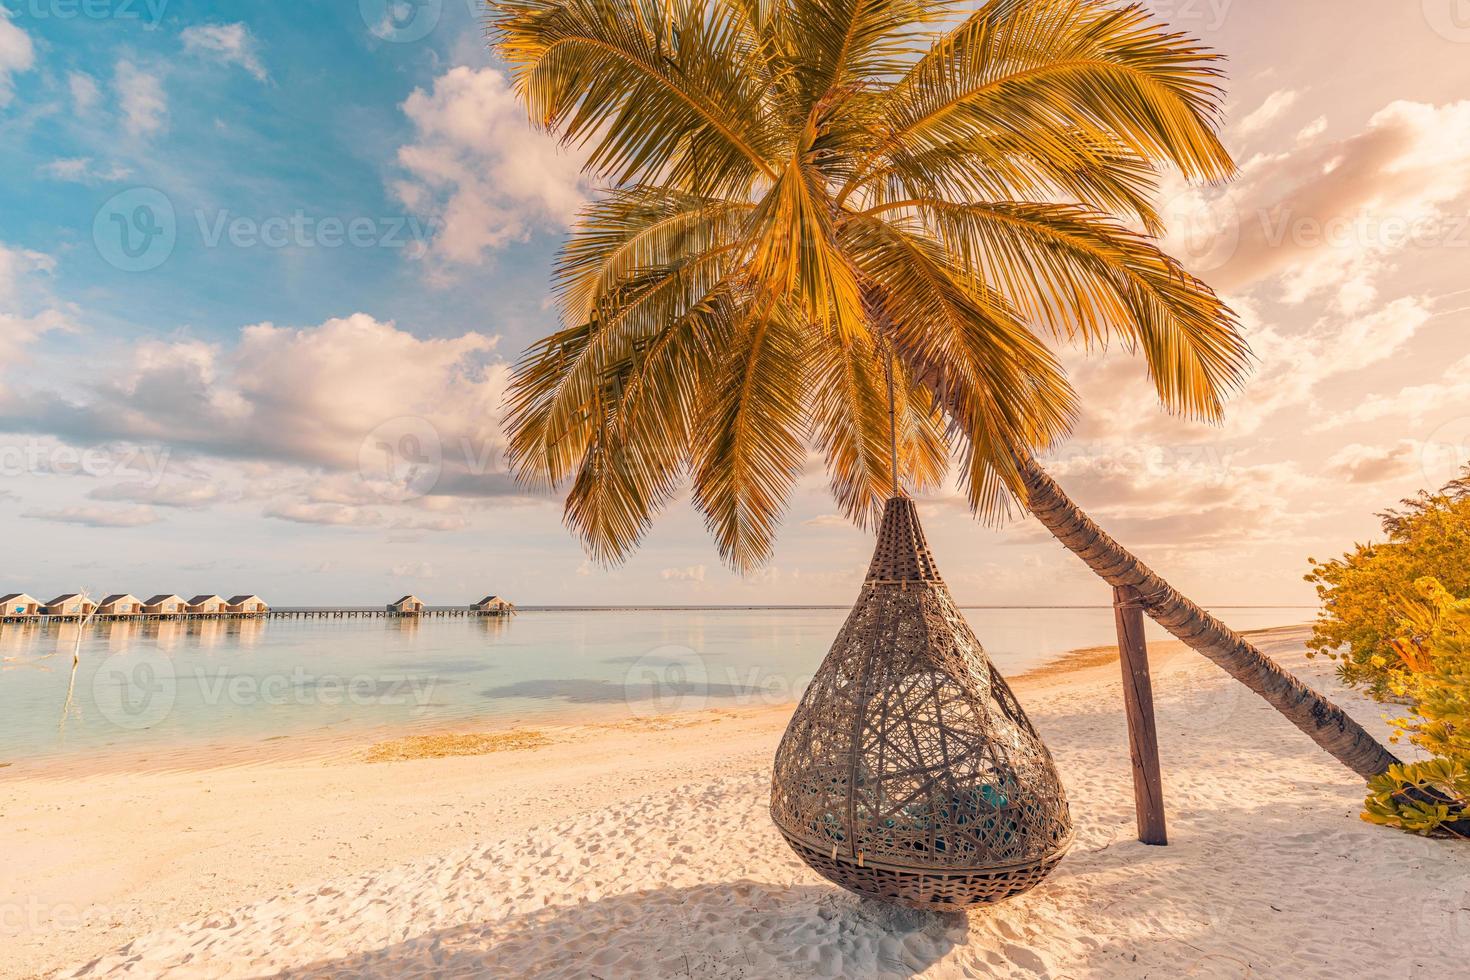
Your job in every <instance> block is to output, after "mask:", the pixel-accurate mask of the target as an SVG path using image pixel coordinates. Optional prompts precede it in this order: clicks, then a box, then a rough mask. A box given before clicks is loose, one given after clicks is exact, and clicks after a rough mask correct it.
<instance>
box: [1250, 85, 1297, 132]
mask: <svg viewBox="0 0 1470 980" xmlns="http://www.w3.org/2000/svg"><path fill="white" fill-rule="evenodd" d="M1296 100H1297V93H1296V92H1294V91H1291V90H1290V89H1283V90H1281V91H1279V92H1272V93H1271V94H1270V95H1269V96H1267V97H1266V101H1265V102H1262V103H1261V105H1260V107H1259V108H1257V109H1256V110H1255V111H1254V112H1252V113H1251V114H1250V115H1248V116H1246V117H1245V118H1244V119H1242V120H1241V121H1240V126H1239V128H1238V132H1239V133H1240V135H1241V136H1250V135H1253V134H1255V133H1259V132H1260V131H1261V130H1263V129H1265V128H1266V127H1267V126H1270V125H1271V124H1272V123H1274V122H1275V121H1276V120H1278V119H1280V118H1281V117H1282V116H1283V115H1285V114H1286V111H1287V110H1288V109H1290V108H1291V107H1292V106H1293V105H1295V104H1296Z"/></svg>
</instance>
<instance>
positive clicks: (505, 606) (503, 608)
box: [470, 595, 516, 616]
mask: <svg viewBox="0 0 1470 980" xmlns="http://www.w3.org/2000/svg"><path fill="white" fill-rule="evenodd" d="M470 608H471V609H473V610H474V611H475V612H477V613H480V614H481V615H485V616H507V615H509V614H510V613H513V612H515V611H516V607H515V606H514V605H513V604H512V603H510V602H508V601H507V600H505V599H502V598H501V597H500V596H498V595H487V596H486V597H485V598H483V599H481V600H480V601H479V602H477V603H475V604H474V605H472V606H471V607H470Z"/></svg>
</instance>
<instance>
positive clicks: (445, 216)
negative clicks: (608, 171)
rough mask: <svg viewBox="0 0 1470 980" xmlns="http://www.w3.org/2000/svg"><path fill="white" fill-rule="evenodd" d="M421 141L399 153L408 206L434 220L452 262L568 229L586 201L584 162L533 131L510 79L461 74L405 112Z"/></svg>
mask: <svg viewBox="0 0 1470 980" xmlns="http://www.w3.org/2000/svg"><path fill="white" fill-rule="evenodd" d="M403 111H404V113H405V114H406V115H407V116H408V118H409V121H410V122H412V123H413V127H414V140H413V142H411V143H409V144H407V145H404V146H402V147H400V148H399V150H398V164H399V165H400V166H401V167H402V168H403V170H404V171H405V172H406V173H407V176H406V177H405V178H404V179H402V180H399V181H397V182H396V183H395V184H394V185H393V190H394V192H395V193H396V195H397V196H398V198H399V200H400V201H402V202H403V204H404V205H405V206H406V207H408V208H410V209H412V210H414V211H415V212H418V213H420V214H428V215H431V216H432V217H433V219H434V220H435V222H436V224H437V226H438V232H437V234H436V235H435V236H434V238H433V241H432V242H431V244H430V247H429V251H430V254H431V256H432V257H433V258H436V259H438V260H440V261H441V262H443V263H451V264H462V265H472V264H475V263H478V262H479V261H480V260H481V259H482V258H483V257H484V254H485V253H486V252H487V251H491V250H494V249H498V248H503V247H505V246H506V245H508V244H510V243H511V242H516V241H521V240H524V239H525V238H526V237H528V236H529V235H530V234H531V233H532V232H533V231H536V230H538V229H547V230H561V229H563V228H565V227H566V226H567V224H569V223H570V221H571V220H572V219H573V217H575V215H576V213H577V210H578V208H579V207H580V206H581V204H582V201H583V191H584V184H583V182H582V180H581V177H580V174H579V161H578V160H577V159H576V158H575V157H573V156H572V155H571V154H569V153H566V152H563V151H562V150H561V149H560V148H559V147H558V145H557V143H556V141H555V140H554V139H553V138H552V137H551V136H549V135H547V134H545V133H542V132H538V131H536V130H533V129H532V128H531V126H530V124H529V123H528V122H527V121H526V113H525V109H524V108H522V106H521V105H520V103H519V102H518V101H517V99H516V96H515V93H514V92H513V91H511V88H510V85H509V83H508V82H507V80H506V77H505V76H504V75H503V74H502V73H500V72H499V71H496V70H494V69H492V68H482V69H479V70H475V69H471V68H467V67H464V66H460V67H457V68H453V69H451V70H450V71H448V72H446V73H445V74H443V75H440V76H439V77H438V78H437V79H435V80H434V85H433V88H432V90H431V91H427V92H426V91H424V90H423V89H415V90H414V92H413V94H412V95H410V96H409V97H408V99H407V101H405V102H404V103H403Z"/></svg>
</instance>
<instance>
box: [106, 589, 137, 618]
mask: <svg viewBox="0 0 1470 980" xmlns="http://www.w3.org/2000/svg"><path fill="white" fill-rule="evenodd" d="M97 615H98V616H141V615H143V600H142V599H139V598H138V597H137V596H135V595H133V594H131V593H129V592H122V593H118V594H116V595H110V596H108V597H107V598H105V599H103V600H102V601H101V602H100V603H98V604H97Z"/></svg>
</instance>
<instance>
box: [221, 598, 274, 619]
mask: <svg viewBox="0 0 1470 980" xmlns="http://www.w3.org/2000/svg"><path fill="white" fill-rule="evenodd" d="M225 609H226V610H227V611H229V612H232V613H239V614H240V615H242V616H261V615H264V614H265V613H268V612H270V611H271V607H270V606H267V605H266V604H265V600H264V599H262V598H261V597H260V596H258V595H232V596H230V598H229V599H228V600H227V601H226V602H225Z"/></svg>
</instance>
